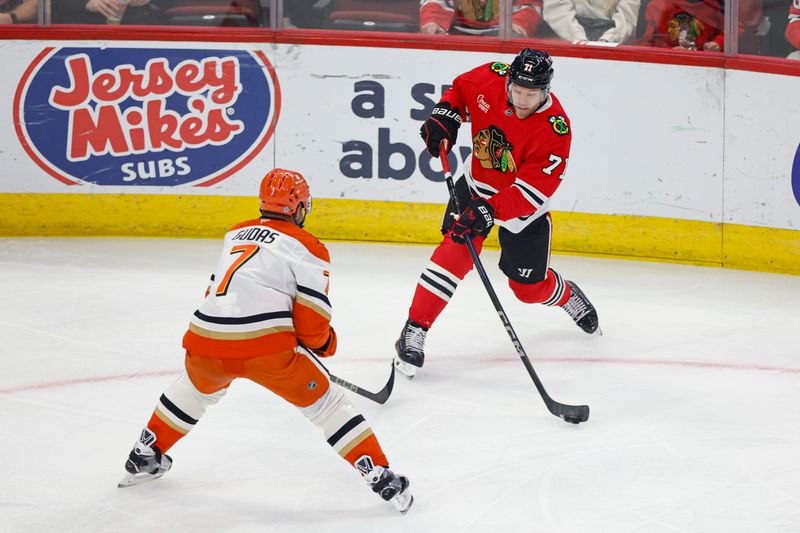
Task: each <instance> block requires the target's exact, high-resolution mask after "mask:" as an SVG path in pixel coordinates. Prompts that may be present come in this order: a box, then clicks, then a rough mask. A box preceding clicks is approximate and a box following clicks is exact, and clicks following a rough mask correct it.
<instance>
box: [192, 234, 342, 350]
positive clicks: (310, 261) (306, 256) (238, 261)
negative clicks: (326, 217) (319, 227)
mask: <svg viewBox="0 0 800 533" xmlns="http://www.w3.org/2000/svg"><path fill="white" fill-rule="evenodd" d="M329 269H330V258H329V256H328V250H327V249H326V248H325V245H323V244H322V243H321V242H320V241H319V240H317V238H316V237H314V236H313V235H311V234H310V233H308V232H307V231H305V230H304V229H302V228H300V227H298V226H296V225H294V224H292V223H290V222H285V221H282V220H273V219H256V220H248V221H246V222H242V223H241V224H238V225H236V226H234V227H233V228H231V230H230V231H228V233H227V234H226V235H225V243H224V247H223V250H222V256H221V257H220V259H219V262H218V264H217V267H216V269H215V271H214V274H213V276H212V278H211V280H212V281H211V286H210V287H209V289H208V294H207V295H206V298H205V300H204V301H203V303H202V304H201V305H200V307H199V308H198V309H197V311H195V313H194V315H193V316H192V317H191V320H190V322H189V330H188V331H187V332H186V335H184V337H183V347H184V348H186V350H188V351H189V352H191V353H193V354H195V355H202V356H206V357H217V358H246V357H254V356H259V355H267V354H270V353H276V352H280V351H284V350H289V349H292V348H294V347H296V346H297V344H298V342H299V343H301V344H303V345H304V346H308V347H309V348H317V347H320V346H322V345H324V344H325V343H326V342H327V340H328V335H329V326H330V319H331V304H330V302H329V301H328V296H327V294H328V281H329Z"/></svg>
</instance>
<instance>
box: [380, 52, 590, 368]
mask: <svg viewBox="0 0 800 533" xmlns="http://www.w3.org/2000/svg"><path fill="white" fill-rule="evenodd" d="M552 77H553V66H552V60H551V58H550V56H549V55H548V54H547V53H546V52H542V51H539V50H531V49H528V48H526V49H524V50H523V51H522V52H520V54H519V55H518V56H517V57H516V58H515V59H514V61H513V62H512V63H511V65H507V64H505V63H488V64H485V65H481V66H480V67H477V68H475V69H473V70H470V71H469V72H466V73H464V74H462V75H460V76H458V77H457V78H456V79H455V81H454V82H453V86H452V88H451V89H449V90H448V91H447V92H445V93H444V95H443V96H442V99H441V101H440V102H439V103H438V104H437V105H436V107H434V109H433V111H432V112H431V115H430V117H429V118H428V119H427V120H426V121H425V123H424V124H423V125H422V128H421V129H420V133H421V135H422V138H423V139H424V140H425V144H426V146H427V149H428V152H430V153H431V155H433V156H434V157H438V155H439V148H440V144H441V143H442V141H446V143H447V147H448V149H449V148H450V147H452V145H453V142H454V141H455V139H456V135H457V133H458V128H459V126H460V125H461V123H462V122H463V121H464V119H465V118H466V116H467V114H469V117H470V120H471V122H472V130H471V133H472V145H473V150H472V160H471V165H470V166H469V168H467V170H466V172H465V174H464V175H463V176H462V177H461V178H460V179H459V180H458V181H457V182H456V185H455V189H456V194H457V195H458V198H459V205H461V206H466V208H465V209H464V210H463V211H462V212H461V213H458V212H457V211H456V210H455V204H454V203H453V201H452V200H451V201H450V203H449V204H448V206H447V209H446V211H445V216H444V220H443V222H442V233H443V234H444V238H443V239H442V242H441V243H440V244H439V246H438V247H437V248H436V250H434V252H433V255H432V256H431V259H430V262H429V263H428V265H427V267H426V268H425V270H423V272H422V274H421V276H420V279H419V282H418V284H417V288H416V291H415V293H414V298H413V300H412V302H411V308H410V309H409V313H408V320H407V321H406V324H405V326H404V327H403V331H402V332H401V334H400V338H399V339H398V340H397V343H396V344H395V348H396V350H397V356H396V358H395V365H396V367H397V368H398V370H400V371H401V372H403V373H404V374H406V375H408V376H413V375H414V374H415V373H416V370H417V369H418V368H420V367H422V365H423V363H424V361H425V353H424V343H425V336H426V333H427V331H428V329H429V328H430V327H431V326H432V325H433V323H434V321H435V320H436V318H437V317H438V316H439V314H440V313H441V312H442V310H443V309H444V308H445V306H446V305H447V303H448V302H449V301H450V298H451V297H452V296H453V293H454V292H455V290H456V287H458V284H459V282H460V281H461V280H462V279H463V278H464V276H465V275H466V274H467V272H469V271H470V270H471V269H472V267H473V264H472V259H471V258H470V255H469V251H468V250H467V247H466V246H464V245H463V243H464V242H465V239H472V242H473V244H474V246H475V249H476V251H477V252H478V253H480V250H481V245H482V244H483V241H484V239H485V238H486V236H487V235H488V234H489V231H490V230H491V229H492V226H494V225H495V223H496V224H497V225H498V226H500V230H499V232H500V233H499V238H500V246H501V249H502V252H501V254H500V264H499V266H500V270H501V271H502V272H503V273H504V274H505V275H506V276H507V277H508V285H509V287H510V288H511V290H512V291H513V292H514V294H515V295H516V297H517V298H518V299H519V300H521V301H523V302H525V303H540V304H544V305H547V306H558V307H561V308H562V309H564V310H565V311H566V312H567V313H568V314H569V316H570V317H571V318H572V319H573V320H574V321H575V323H576V324H577V325H578V326H579V327H580V328H581V329H582V330H583V331H585V332H586V333H589V334H592V333H595V332H596V331H599V329H598V320H597V311H595V308H594V306H593V305H592V304H591V302H589V300H588V299H587V298H586V296H585V295H584V294H583V292H581V290H580V289H579V288H578V286H577V285H576V284H575V283H574V282H572V281H565V280H564V279H563V278H562V277H561V275H559V274H558V272H556V271H555V270H553V269H552V268H550V267H549V263H550V241H551V236H552V223H551V219H550V213H549V212H548V211H549V206H550V197H551V196H552V195H553V194H554V193H555V191H556V189H558V186H559V185H560V184H561V180H562V179H563V177H564V172H565V171H566V168H567V161H568V159H569V149H570V142H571V139H572V131H571V129H570V123H569V118H568V117H567V114H566V113H565V112H564V109H563V108H562V107H561V104H560V103H559V101H558V98H556V96H555V95H554V94H552V93H551V92H550V82H551V80H552Z"/></svg>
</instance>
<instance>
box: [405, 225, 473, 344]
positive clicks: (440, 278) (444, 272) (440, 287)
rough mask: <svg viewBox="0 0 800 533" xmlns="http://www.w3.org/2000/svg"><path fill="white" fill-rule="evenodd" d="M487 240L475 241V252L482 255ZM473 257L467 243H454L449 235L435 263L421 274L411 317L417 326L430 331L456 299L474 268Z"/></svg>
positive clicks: (436, 256)
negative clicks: (454, 297)
mask: <svg viewBox="0 0 800 533" xmlns="http://www.w3.org/2000/svg"><path fill="white" fill-rule="evenodd" d="M483 241H484V238H483V237H478V238H475V239H473V241H472V243H473V244H474V245H475V251H476V252H478V253H479V254H480V253H481V248H482V246H483ZM472 266H473V265H472V258H471V257H470V256H469V250H468V249H467V247H466V246H465V245H463V244H457V243H455V242H453V240H452V239H451V238H450V235H449V234H448V235H445V237H444V239H442V242H441V243H440V244H439V246H437V247H436V250H434V251H433V255H431V260H430V262H429V263H428V266H427V267H425V270H423V271H422V274H421V275H420V278H419V282H418V283H417V288H416V291H415V292H414V299H413V300H412V302H411V308H410V309H409V310H408V318H410V319H411V320H412V321H414V322H416V323H417V324H419V325H421V326H423V327H425V328H430V327H431V325H433V323H434V321H435V320H436V318H437V317H438V316H439V314H440V313H441V312H442V311H443V310H444V308H445V307H446V306H447V303H448V302H449V301H450V298H452V297H453V293H455V290H456V288H457V287H458V283H459V282H460V281H461V280H462V279H464V276H466V275H467V272H469V271H470V270H471V269H472Z"/></svg>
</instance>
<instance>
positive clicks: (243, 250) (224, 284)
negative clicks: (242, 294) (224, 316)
mask: <svg viewBox="0 0 800 533" xmlns="http://www.w3.org/2000/svg"><path fill="white" fill-rule="evenodd" d="M258 249H259V248H258V245H256V244H241V245H239V246H234V247H233V248H231V255H234V254H242V255H240V256H239V257H237V258H236V259H235V260H234V261H233V264H232V265H231V266H230V268H228V271H227V272H225V275H224V276H223V277H222V279H221V280H220V282H219V285H218V286H217V292H216V293H214V294H216V295H217V296H225V295H226V294H228V287H229V286H230V284H231V280H232V279H233V275H234V274H236V271H237V270H239V269H240V268H242V265H244V264H245V263H247V262H248V261H249V260H250V259H252V258H253V256H254V255H256V254H257V253H258Z"/></svg>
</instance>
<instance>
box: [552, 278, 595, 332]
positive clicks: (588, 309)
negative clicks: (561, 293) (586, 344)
mask: <svg viewBox="0 0 800 533" xmlns="http://www.w3.org/2000/svg"><path fill="white" fill-rule="evenodd" d="M567 285H569V288H570V290H571V294H570V296H569V300H568V301H567V303H565V304H564V305H562V306H561V308H562V309H564V311H566V312H567V314H568V315H569V316H570V317H571V318H572V320H574V321H575V323H576V324H577V325H578V327H579V328H581V329H582V330H583V331H585V332H586V333H588V334H589V335H593V334H597V335H602V334H603V331H602V330H601V329H600V326H599V322H598V320H597V310H596V309H595V308H594V306H593V305H592V302H590V301H589V299H588V298H587V297H586V295H585V294H583V291H582V290H580V289H579V288H578V286H577V285H576V284H575V283H574V282H572V281H569V280H568V281H567Z"/></svg>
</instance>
